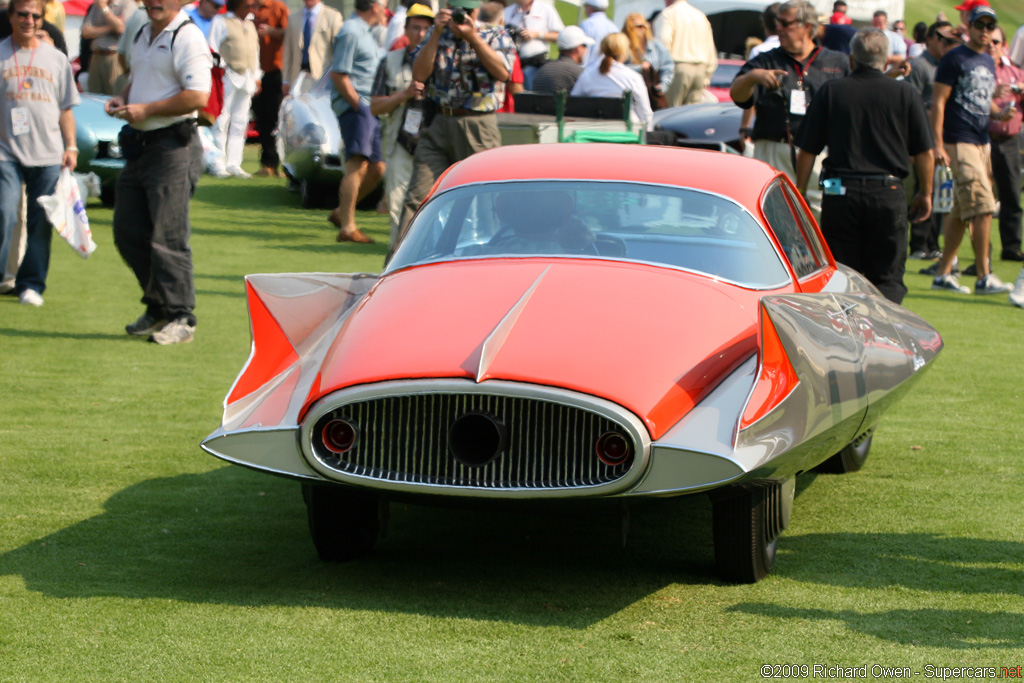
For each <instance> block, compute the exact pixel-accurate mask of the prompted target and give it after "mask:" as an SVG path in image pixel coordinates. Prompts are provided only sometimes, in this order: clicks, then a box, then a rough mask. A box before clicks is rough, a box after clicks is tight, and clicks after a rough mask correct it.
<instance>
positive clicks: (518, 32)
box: [505, 0, 565, 90]
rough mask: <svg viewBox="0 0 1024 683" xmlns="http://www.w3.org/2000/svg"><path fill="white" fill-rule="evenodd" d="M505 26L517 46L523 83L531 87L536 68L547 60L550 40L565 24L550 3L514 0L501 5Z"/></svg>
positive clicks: (526, 87) (530, 88) (552, 39)
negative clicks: (506, 4)
mask: <svg viewBox="0 0 1024 683" xmlns="http://www.w3.org/2000/svg"><path fill="white" fill-rule="evenodd" d="M505 26H506V27H507V30H508V32H509V33H510V34H511V35H512V38H513V39H514V40H515V43H516V47H518V48H519V61H520V62H521V63H522V65H523V87H524V88H525V89H526V90H533V79H534V77H535V76H536V75H537V70H538V69H540V68H541V67H542V66H544V65H545V64H546V63H547V61H548V51H549V50H550V47H551V43H553V42H555V41H556V40H558V32H559V31H561V30H562V29H563V28H565V24H563V23H562V18H561V17H560V16H558V12H557V11H555V8H554V5H549V4H547V3H546V2H543V0H540V1H539V2H537V1H536V0H516V2H515V3H514V4H512V5H509V6H508V7H506V8H505Z"/></svg>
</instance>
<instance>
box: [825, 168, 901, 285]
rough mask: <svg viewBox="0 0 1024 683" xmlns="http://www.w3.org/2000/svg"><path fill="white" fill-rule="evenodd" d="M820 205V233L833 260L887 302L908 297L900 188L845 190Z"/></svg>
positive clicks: (853, 186) (871, 185) (871, 186)
mask: <svg viewBox="0 0 1024 683" xmlns="http://www.w3.org/2000/svg"><path fill="white" fill-rule="evenodd" d="M844 187H846V194H845V195H829V194H826V195H825V196H824V197H823V198H822V201H821V232H822V234H823V235H824V236H825V241H826V242H827V243H828V247H829V249H831V250H832V255H833V256H834V257H835V259H836V261H838V262H839V263H843V264H846V265H848V266H850V267H851V268H853V269H854V270H856V271H858V272H860V273H861V274H863V275H864V277H866V278H867V279H868V280H869V281H870V282H871V283H872V284H874V285H875V286H876V287H878V289H879V291H881V292H882V295H883V296H885V298H886V299H889V300H890V301H894V302H896V303H900V302H902V301H903V297H904V296H906V294H907V288H906V286H905V285H904V284H903V271H904V266H905V263H904V262H905V261H906V258H907V203H906V202H907V200H906V196H905V195H904V193H903V185H902V184H900V183H892V184H883V183H881V182H878V181H873V182H869V183H867V184H864V185H860V184H850V185H847V184H846V182H845V181H844Z"/></svg>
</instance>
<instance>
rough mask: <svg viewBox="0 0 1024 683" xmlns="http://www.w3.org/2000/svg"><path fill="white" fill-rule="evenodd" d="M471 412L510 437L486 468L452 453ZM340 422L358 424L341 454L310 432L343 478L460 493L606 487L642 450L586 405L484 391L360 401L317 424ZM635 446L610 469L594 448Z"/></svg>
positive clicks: (316, 449) (320, 456)
mask: <svg viewBox="0 0 1024 683" xmlns="http://www.w3.org/2000/svg"><path fill="white" fill-rule="evenodd" d="M468 412H483V413H487V414H489V415H491V416H493V417H495V418H497V419H498V420H499V421H501V422H502V423H503V424H504V425H505V427H506V429H507V432H508V438H507V442H506V449H505V451H504V453H502V454H501V455H500V456H498V457H497V458H496V459H494V460H493V461H491V462H489V463H488V464H486V465H483V466H478V467H473V466H467V465H464V464H462V463H461V462H458V461H456V460H455V459H454V458H453V457H452V456H451V455H450V453H449V451H448V429H449V426H450V425H451V424H452V422H453V421H454V420H455V419H456V418H457V417H459V416H461V415H464V414H466V413H468ZM334 418H345V419H349V420H352V421H353V422H355V423H356V425H357V427H358V431H359V437H358V439H357V441H356V444H355V446H354V447H353V448H352V449H350V450H349V451H347V452H345V453H342V454H340V455H339V454H335V453H332V452H330V451H327V450H326V449H325V448H324V447H323V444H322V443H320V442H319V439H320V432H321V431H322V427H320V428H317V427H314V428H313V430H312V433H311V436H312V443H311V444H310V445H311V447H312V452H313V453H314V455H315V457H316V458H317V460H319V461H320V462H321V463H322V464H323V465H325V466H327V467H328V468H330V469H331V470H334V471H337V472H339V473H344V474H350V475H355V476H359V477H366V478H370V479H375V480H379V481H381V482H396V483H408V484H421V485H432V486H447V487H454V488H487V489H497V490H501V489H540V490H543V489H567V488H579V487H593V486H600V485H602V484H608V483H611V482H614V481H616V480H618V479H621V478H622V477H624V476H625V475H626V474H627V473H628V472H629V470H630V468H631V467H632V465H633V458H635V457H636V453H637V452H638V450H639V449H640V448H642V446H641V445H640V444H637V443H635V442H633V439H632V437H630V436H629V435H630V434H631V431H630V430H629V429H627V428H626V427H625V426H624V425H621V424H619V423H617V422H616V421H615V420H614V419H611V418H609V417H607V416H605V415H602V414H599V413H595V412H592V411H590V410H587V409H585V408H582V407H578V406H574V405H566V404H562V403H559V402H557V401H547V400H543V399H537V398H528V397H521V396H501V395H494V394H486V393H466V394H460V393H447V392H445V393H415V394H409V395H398V396H387V397H380V398H372V399H369V400H363V401H355V402H352V403H348V404H344V405H341V406H337V407H334V408H332V409H331V410H330V411H328V412H325V413H323V414H322V415H321V416H320V417H319V418H318V423H317V424H318V425H322V424H323V423H325V422H326V421H327V420H330V419H334ZM608 431H616V432H619V433H621V434H623V435H624V436H626V437H627V438H628V439H629V440H630V442H631V443H633V452H634V455H633V457H631V458H629V459H627V460H626V462H624V463H622V464H620V465H616V466H609V465H606V464H604V463H602V462H601V461H600V460H599V459H598V458H597V456H596V453H595V450H594V447H595V444H596V442H597V440H598V438H599V437H600V436H601V435H602V434H603V433H605V432H608Z"/></svg>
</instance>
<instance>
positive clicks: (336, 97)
mask: <svg viewBox="0 0 1024 683" xmlns="http://www.w3.org/2000/svg"><path fill="white" fill-rule="evenodd" d="M355 8H356V9H355V12H353V13H352V16H351V17H349V20H348V21H346V22H345V25H344V26H342V27H341V30H340V31H338V35H337V36H335V38H334V57H333V59H332V60H331V80H332V82H333V83H334V92H333V93H331V107H332V108H333V109H334V113H335V114H337V115H338V123H339V124H340V126H341V138H342V140H343V141H344V143H345V177H344V178H342V179H341V186H340V187H339V188H338V208H336V209H334V211H332V212H331V215H330V217H329V219H328V220H330V221H331V223H333V224H334V225H336V226H338V238H337V239H338V241H339V242H364V243H365V242H372V241H373V240H372V239H370V238H369V237H367V236H366V235H365V234H363V232H362V231H361V230H360V229H359V228H358V227H356V217H355V213H356V203H357V202H358V201H359V200H360V199H362V198H363V197H365V196H366V195H367V194H369V193H370V191H371V190H372V189H373V188H375V187H376V186H377V183H379V182H380V179H381V178H382V177H383V176H384V156H383V155H382V154H381V148H380V121H378V120H377V117H376V116H374V115H373V114H371V113H370V93H371V92H372V91H373V80H374V76H375V75H376V73H377V66H378V65H379V64H380V59H381V54H380V49H379V48H378V46H377V41H376V40H375V39H374V38H373V35H372V34H371V33H370V29H371V28H373V27H374V26H377V25H378V24H382V23H384V19H385V14H384V3H383V0H356V5H355Z"/></svg>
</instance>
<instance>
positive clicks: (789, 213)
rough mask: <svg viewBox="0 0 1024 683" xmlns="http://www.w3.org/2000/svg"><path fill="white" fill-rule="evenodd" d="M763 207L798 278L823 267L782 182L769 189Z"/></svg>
mask: <svg viewBox="0 0 1024 683" xmlns="http://www.w3.org/2000/svg"><path fill="white" fill-rule="evenodd" d="M761 208H762V209H763V210H764V217H765V218H766V219H767V220H768V225H770V226H771V228H772V231H773V232H774V233H775V237H776V238H778V240H779V244H780V245H781V246H782V251H783V252H784V253H785V254H786V257H787V258H788V259H789V262H790V263H791V264H792V265H793V270H794V271H795V272H796V276H797V277H798V278H802V277H804V276H805V275H810V274H811V273H813V272H814V271H815V270H817V269H818V268H819V267H821V262H819V261H818V259H817V258H815V254H814V248H813V246H812V245H811V243H810V242H809V241H808V239H807V236H806V234H805V233H804V230H803V229H802V227H801V225H800V222H799V221H798V219H797V217H796V215H795V214H794V213H793V208H792V207H791V206H790V204H789V202H788V201H786V196H785V194H783V191H782V185H781V184H779V183H776V184H775V185H773V186H772V188H771V189H769V190H768V192H767V194H765V197H764V203H763V204H762V205H761Z"/></svg>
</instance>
